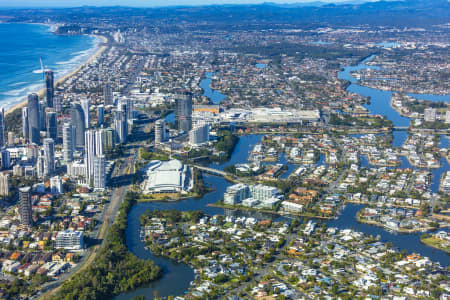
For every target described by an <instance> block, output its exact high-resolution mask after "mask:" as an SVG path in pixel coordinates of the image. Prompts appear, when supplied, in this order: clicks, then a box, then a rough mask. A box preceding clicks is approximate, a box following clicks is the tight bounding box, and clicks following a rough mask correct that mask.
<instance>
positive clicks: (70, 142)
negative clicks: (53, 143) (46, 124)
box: [63, 122, 74, 163]
mask: <svg viewBox="0 0 450 300" xmlns="http://www.w3.org/2000/svg"><path fill="white" fill-rule="evenodd" d="M73 151H74V132H73V127H72V124H71V123H69V122H67V123H64V126H63V157H64V161H65V162H66V163H70V162H72V161H73Z"/></svg>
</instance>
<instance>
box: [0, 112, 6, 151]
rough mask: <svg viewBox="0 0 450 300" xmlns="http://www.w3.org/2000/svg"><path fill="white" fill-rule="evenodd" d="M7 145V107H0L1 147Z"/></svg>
mask: <svg viewBox="0 0 450 300" xmlns="http://www.w3.org/2000/svg"><path fill="white" fill-rule="evenodd" d="M5 146H6V138H5V109H4V108H3V107H2V108H0V148H3V147H5Z"/></svg>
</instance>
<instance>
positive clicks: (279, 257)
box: [231, 233, 307, 299]
mask: <svg viewBox="0 0 450 300" xmlns="http://www.w3.org/2000/svg"><path fill="white" fill-rule="evenodd" d="M296 237H297V234H296V233H289V234H288V235H286V236H285V239H286V242H285V243H284V245H283V247H282V248H281V249H280V250H279V251H278V252H277V253H276V254H275V255H274V257H275V258H274V260H273V261H271V262H269V263H267V264H264V266H263V268H262V269H261V270H259V271H258V273H257V274H255V276H254V277H253V278H252V280H251V281H250V282H248V283H244V284H241V285H240V286H239V287H238V288H236V289H234V290H232V291H231V292H232V293H233V294H239V293H241V292H243V291H244V290H245V288H246V287H247V286H249V285H251V284H252V283H254V282H259V281H261V280H262V278H263V277H264V276H266V275H268V274H270V275H272V276H275V277H277V278H278V280H280V281H281V282H283V283H285V284H286V285H287V286H288V287H289V288H290V289H292V290H294V291H295V295H294V299H303V298H307V297H306V295H305V294H303V293H301V292H300V291H299V290H297V289H296V288H295V287H293V286H292V285H291V284H290V283H289V282H287V281H285V280H284V279H282V278H280V277H279V276H277V275H275V274H274V273H273V272H271V271H272V267H273V266H274V265H275V264H276V263H277V262H279V261H280V260H282V259H284V258H286V257H285V256H284V255H283V254H282V252H283V250H284V249H285V248H286V247H287V246H288V245H289V244H290V243H291V242H292V240H294V239H295V238H296Z"/></svg>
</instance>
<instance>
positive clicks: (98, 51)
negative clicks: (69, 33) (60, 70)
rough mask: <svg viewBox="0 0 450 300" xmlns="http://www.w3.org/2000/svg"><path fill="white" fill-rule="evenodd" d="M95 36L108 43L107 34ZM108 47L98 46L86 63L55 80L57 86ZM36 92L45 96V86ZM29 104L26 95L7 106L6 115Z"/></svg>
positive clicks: (40, 95)
mask: <svg viewBox="0 0 450 300" xmlns="http://www.w3.org/2000/svg"><path fill="white" fill-rule="evenodd" d="M91 36H94V37H96V38H100V39H102V42H103V43H107V41H108V40H107V38H106V37H105V36H102V35H91ZM107 48H108V47H107V46H105V45H103V46H100V47H98V49H97V51H96V52H95V53H94V54H93V55H91V56H90V57H89V58H88V59H87V60H86V61H85V62H84V63H82V64H81V65H79V66H78V67H77V68H75V69H74V70H73V71H71V72H69V73H68V74H66V75H64V76H63V77H61V78H59V79H58V80H56V81H55V86H56V85H57V84H59V83H63V82H64V81H66V80H67V79H68V78H70V77H71V76H73V75H74V74H76V73H77V72H78V71H80V70H81V68H83V67H84V66H85V65H87V64H89V63H91V62H92V61H94V60H95V59H97V58H98V57H99V56H100V55H101V54H102V53H103V52H104V51H105V50H106V49H107ZM35 93H37V94H38V95H39V97H42V96H44V93H45V91H44V88H41V89H40V90H37V91H35ZM26 105H27V98H26V97H25V98H24V99H23V101H21V102H19V103H17V104H14V105H13V106H11V107H9V108H7V109H6V110H5V115H8V114H10V113H12V112H14V111H15V110H17V109H21V108H22V107H25V106H26Z"/></svg>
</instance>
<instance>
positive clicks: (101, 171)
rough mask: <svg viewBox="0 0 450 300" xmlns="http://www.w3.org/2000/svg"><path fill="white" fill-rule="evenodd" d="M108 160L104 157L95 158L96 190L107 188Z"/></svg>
mask: <svg viewBox="0 0 450 300" xmlns="http://www.w3.org/2000/svg"><path fill="white" fill-rule="evenodd" d="M105 167H106V159H105V156H104V155H99V156H96V157H95V158H94V188H95V189H99V190H104V189H105V188H106V174H105V173H106V168H105Z"/></svg>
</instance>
